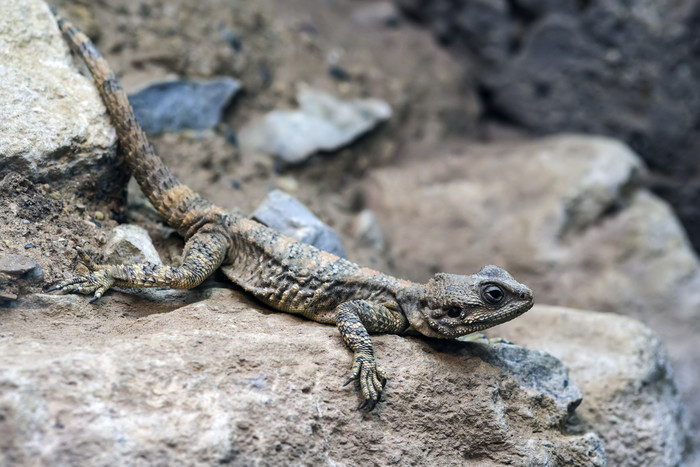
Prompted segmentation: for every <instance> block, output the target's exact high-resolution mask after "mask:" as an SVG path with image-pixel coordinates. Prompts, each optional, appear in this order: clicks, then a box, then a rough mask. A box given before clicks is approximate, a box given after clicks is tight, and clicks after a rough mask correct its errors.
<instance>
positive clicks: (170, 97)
mask: <svg viewBox="0 0 700 467" xmlns="http://www.w3.org/2000/svg"><path fill="white" fill-rule="evenodd" d="M240 89H241V85H240V83H239V82H238V81H237V80H235V79H233V78H228V77H224V78H218V79H213V80H206V81H205V80H199V81H187V80H178V81H164V82H160V83H155V84H152V85H151V86H148V87H147V88H145V89H142V90H141V91H139V92H137V93H135V94H132V95H130V96H129V101H130V102H131V105H132V106H133V108H134V113H135V114H136V118H137V120H138V121H139V123H141V126H142V127H143V129H144V131H145V132H146V133H163V132H168V131H181V130H186V129H193V130H204V129H207V128H212V127H214V126H216V125H217V124H218V123H219V122H220V121H221V115H222V112H223V110H224V108H225V107H226V106H227V105H228V103H229V102H230V101H231V99H232V98H233V96H234V95H236V93H237V92H238V91H239V90H240Z"/></svg>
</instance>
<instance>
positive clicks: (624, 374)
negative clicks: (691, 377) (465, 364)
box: [490, 305, 689, 467]
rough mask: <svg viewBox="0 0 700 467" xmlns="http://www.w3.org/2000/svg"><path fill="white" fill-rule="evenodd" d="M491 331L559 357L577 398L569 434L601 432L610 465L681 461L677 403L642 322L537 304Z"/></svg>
mask: <svg viewBox="0 0 700 467" xmlns="http://www.w3.org/2000/svg"><path fill="white" fill-rule="evenodd" d="M490 333H492V334H493V335H498V336H500V337H504V338H507V339H510V340H512V341H514V342H517V343H518V345H523V346H525V347H527V348H530V349H536V350H542V351H545V352H548V353H550V354H552V355H554V356H556V357H557V358H559V359H561V361H562V362H563V363H564V364H565V365H566V366H567V368H569V371H570V372H571V379H572V380H573V381H575V382H576V384H578V385H579V387H580V388H581V390H582V391H583V394H584V397H583V402H582V403H581V405H580V406H579V407H578V408H577V409H576V417H575V418H576V421H575V424H576V429H578V430H581V431H593V432H595V433H597V434H598V435H600V437H601V438H602V439H603V441H604V445H605V454H606V456H607V458H608V463H609V465H620V466H621V465H630V466H633V465H654V466H658V467H661V466H669V467H670V466H676V465H682V464H683V461H684V459H685V456H686V454H687V453H686V446H687V444H686V442H687V440H688V438H689V437H688V433H687V419H686V417H685V413H684V406H683V404H682V403H681V399H680V394H679V393H678V389H677V386H676V382H675V380H674V374H673V371H672V369H671V363H670V361H669V359H668V354H667V352H666V348H665V346H664V345H663V343H662V342H661V339H660V338H659V335H658V334H656V333H655V332H653V331H652V330H650V329H649V328H647V327H646V326H644V325H643V324H642V323H640V322H639V321H637V320H634V319H631V318H628V317H625V316H621V315H617V314H615V313H599V312H592V311H580V310H571V309H567V308H560V307H552V306H544V305H538V306H535V307H534V308H533V309H532V310H530V311H529V312H528V313H526V314H525V315H523V316H522V317H521V318H519V319H517V320H513V321H510V322H508V323H505V324H503V325H501V326H499V327H497V328H494V329H493V330H492V331H490ZM572 429H573V428H572Z"/></svg>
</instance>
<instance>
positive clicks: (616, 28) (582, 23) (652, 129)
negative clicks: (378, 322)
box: [396, 0, 700, 248]
mask: <svg viewBox="0 0 700 467" xmlns="http://www.w3.org/2000/svg"><path fill="white" fill-rule="evenodd" d="M396 2H397V3H398V4H400V5H401V6H402V7H403V8H404V11H406V12H407V13H408V14H410V15H411V16H412V17H413V18H416V19H417V20H419V21H421V22H423V23H425V24H427V25H429V26H430V27H431V28H432V29H433V31H434V32H435V34H436V35H437V36H438V37H439V38H440V40H441V41H443V42H445V43H450V44H451V45H452V47H453V48H454V49H455V50H458V51H459V52H461V55H462V56H463V57H471V58H472V59H473V60H476V61H477V63H478V64H479V66H470V67H469V69H470V70H473V71H474V73H475V74H476V75H477V79H478V81H479V83H480V84H479V85H480V89H481V91H482V92H481V96H482V97H483V103H484V106H485V107H486V109H487V111H490V113H491V114H493V115H498V116H501V117H505V118H506V119H507V120H508V121H510V122H514V123H516V124H519V125H522V126H524V127H526V128H528V129H530V130H532V131H534V132H536V133H539V134H548V133H555V132H561V131H576V132H587V133H594V134H603V135H609V136H614V137H616V138H620V139H622V140H624V141H625V142H627V143H628V144H630V145H631V146H632V148H633V149H634V150H635V151H637V152H638V153H639V154H640V155H641V156H642V157H643V158H644V159H645V160H646V161H647V163H648V164H649V165H650V167H651V168H652V169H653V170H654V171H655V172H658V173H659V174H661V175H663V176H662V177H658V178H656V179H655V187H656V188H657V189H658V191H659V192H660V193H661V194H662V195H663V196H664V197H665V198H666V199H668V200H670V201H671V202H672V204H673V205H674V207H675V208H676V209H677V210H678V212H679V214H680V217H681V219H682V220H683V222H684V224H685V225H686V227H687V228H688V229H689V232H690V234H691V239H692V241H693V243H694V244H695V246H696V248H698V247H700V220H699V219H700V207H698V203H697V199H698V194H699V193H700V168H699V166H698V164H697V162H696V161H697V153H698V151H699V150H700V126H699V125H698V121H700V71H699V70H700V53H699V52H700V47H698V44H699V43H700V42H699V41H698V38H699V37H700V36H699V31H700V28H698V24H700V3H698V2H695V1H688V0H672V1H660V2H659V1H649V0H633V1H628V0H624V1H623V0H591V1H574V0H560V1H552V0H510V1H506V0H464V1H460V2H455V1H452V0H429V1H428V0H396Z"/></svg>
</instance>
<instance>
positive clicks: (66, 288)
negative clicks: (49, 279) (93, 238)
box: [47, 246, 114, 303]
mask: <svg viewBox="0 0 700 467" xmlns="http://www.w3.org/2000/svg"><path fill="white" fill-rule="evenodd" d="M74 248H75V250H76V251H77V252H78V257H79V259H80V262H81V263H83V264H84V265H85V266H86V267H87V268H88V270H89V271H90V272H89V273H88V274H86V275H84V276H77V277H72V278H70V279H66V280H64V281H61V282H59V283H57V284H54V285H53V286H52V287H50V288H49V289H48V290H47V292H52V291H54V290H58V291H60V292H61V293H71V292H75V293H80V294H84V295H88V294H93V295H94V296H93V298H92V299H91V300H90V303H92V302H94V301H95V300H97V299H98V298H100V297H101V296H102V295H103V294H104V293H105V292H106V291H107V290H108V289H109V288H110V287H112V285H114V277H112V275H111V274H109V271H108V270H107V268H106V267H104V266H101V265H98V264H97V263H95V262H94V261H93V260H92V258H90V256H89V255H88V254H87V253H86V252H85V250H83V249H82V248H80V247H79V246H76V247H74Z"/></svg>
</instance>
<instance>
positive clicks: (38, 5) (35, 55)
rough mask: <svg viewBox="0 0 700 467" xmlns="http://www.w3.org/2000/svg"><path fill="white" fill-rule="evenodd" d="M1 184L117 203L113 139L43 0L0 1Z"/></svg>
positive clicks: (120, 180)
mask: <svg viewBox="0 0 700 467" xmlns="http://www.w3.org/2000/svg"><path fill="white" fill-rule="evenodd" d="M0 115H2V118H0V178H2V177H4V176H5V175H6V174H7V173H9V172H17V173H21V174H23V175H24V176H25V177H27V178H29V179H30V180H32V181H33V182H39V183H50V184H51V187H52V189H54V190H56V189H61V188H63V187H65V186H70V187H71V189H73V190H74V189H75V187H76V186H79V187H81V190H83V192H84V193H86V192H91V191H94V192H96V194H97V195H98V196H108V197H109V196H113V197H120V196H121V190H122V188H123V184H124V183H125V181H126V180H125V174H124V173H123V171H121V170H117V169H116V166H117V153H116V148H117V145H116V135H115V133H114V129H113V128H112V126H111V125H110V123H109V119H108V117H107V115H106V113H105V108H104V105H102V101H101V99H100V96H99V95H98V93H97V89H95V86H94V85H93V83H92V82H91V80H89V79H87V78H86V77H84V76H82V75H80V74H79V73H78V72H77V68H76V66H75V65H74V64H73V61H72V59H71V57H70V55H69V53H68V48H67V46H66V44H65V43H64V41H63V39H62V37H61V35H60V33H59V31H58V28H57V26H56V22H55V20H54V18H53V16H52V15H51V13H50V12H49V9H48V7H47V5H46V4H45V3H44V2H43V1H41V0H27V1H25V0H6V1H2V2H0Z"/></svg>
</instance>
